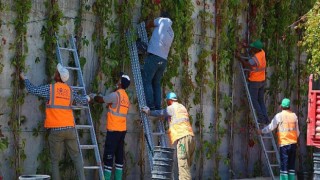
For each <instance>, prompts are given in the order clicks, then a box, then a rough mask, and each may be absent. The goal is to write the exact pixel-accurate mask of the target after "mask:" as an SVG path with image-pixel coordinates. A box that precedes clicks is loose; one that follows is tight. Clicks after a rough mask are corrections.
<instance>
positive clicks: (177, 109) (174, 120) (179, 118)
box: [141, 92, 195, 180]
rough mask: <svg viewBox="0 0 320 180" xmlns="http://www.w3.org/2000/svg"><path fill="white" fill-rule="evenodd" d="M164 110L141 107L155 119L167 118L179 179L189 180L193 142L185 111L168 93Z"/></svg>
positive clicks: (174, 97)
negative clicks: (174, 146)
mask: <svg viewBox="0 0 320 180" xmlns="http://www.w3.org/2000/svg"><path fill="white" fill-rule="evenodd" d="M166 100H167V105H168V107H167V108H166V109H162V110H151V111H150V108H149V107H143V108H142V109H141V111H142V112H144V113H146V114H148V115H151V116H157V117H168V118H169V137H170V141H171V144H174V143H176V148H177V158H178V167H179V179H180V180H191V179H192V176H191V165H192V160H193V153H194V150H195V140H194V134H193V130H192V126H191V124H190V121H189V114H188V111H187V109H186V108H185V107H184V106H183V105H182V104H180V103H178V99H177V95H176V94H175V93H173V92H169V93H168V94H167V95H166Z"/></svg>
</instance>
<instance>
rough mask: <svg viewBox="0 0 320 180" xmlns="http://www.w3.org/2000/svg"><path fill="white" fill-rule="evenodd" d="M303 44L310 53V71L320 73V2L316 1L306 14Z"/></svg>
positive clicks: (308, 68)
mask: <svg viewBox="0 0 320 180" xmlns="http://www.w3.org/2000/svg"><path fill="white" fill-rule="evenodd" d="M306 17H307V21H306V23H305V30H306V31H305V34H304V38H303V46H304V47H305V48H306V52H307V53H308V55H309V58H308V61H307V71H308V73H313V74H320V51H319V49H320V26H319V23H320V2H316V3H315V5H314V6H313V8H312V9H311V10H310V11H309V12H308V13H307V15H306Z"/></svg>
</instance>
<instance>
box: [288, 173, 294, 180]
mask: <svg viewBox="0 0 320 180" xmlns="http://www.w3.org/2000/svg"><path fill="white" fill-rule="evenodd" d="M288 177H289V178H288V180H296V175H295V174H294V173H289V176H288Z"/></svg>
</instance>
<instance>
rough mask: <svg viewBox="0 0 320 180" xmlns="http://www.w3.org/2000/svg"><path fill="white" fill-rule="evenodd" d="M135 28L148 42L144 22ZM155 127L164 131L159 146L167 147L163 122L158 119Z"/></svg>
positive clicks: (141, 37)
mask: <svg viewBox="0 0 320 180" xmlns="http://www.w3.org/2000/svg"><path fill="white" fill-rule="evenodd" d="M137 30H138V36H139V38H140V39H141V40H142V42H144V43H146V44H148V34H147V31H146V24H145V22H141V23H140V24H139V25H138V27H137ZM157 129H158V132H160V133H164V134H163V135H160V144H161V146H163V147H168V139H167V136H166V134H165V132H166V131H165V128H164V124H163V121H162V120H158V127H157Z"/></svg>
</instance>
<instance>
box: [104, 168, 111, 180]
mask: <svg viewBox="0 0 320 180" xmlns="http://www.w3.org/2000/svg"><path fill="white" fill-rule="evenodd" d="M103 174H104V179H105V180H110V178H111V171H107V170H104V172H103Z"/></svg>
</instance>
